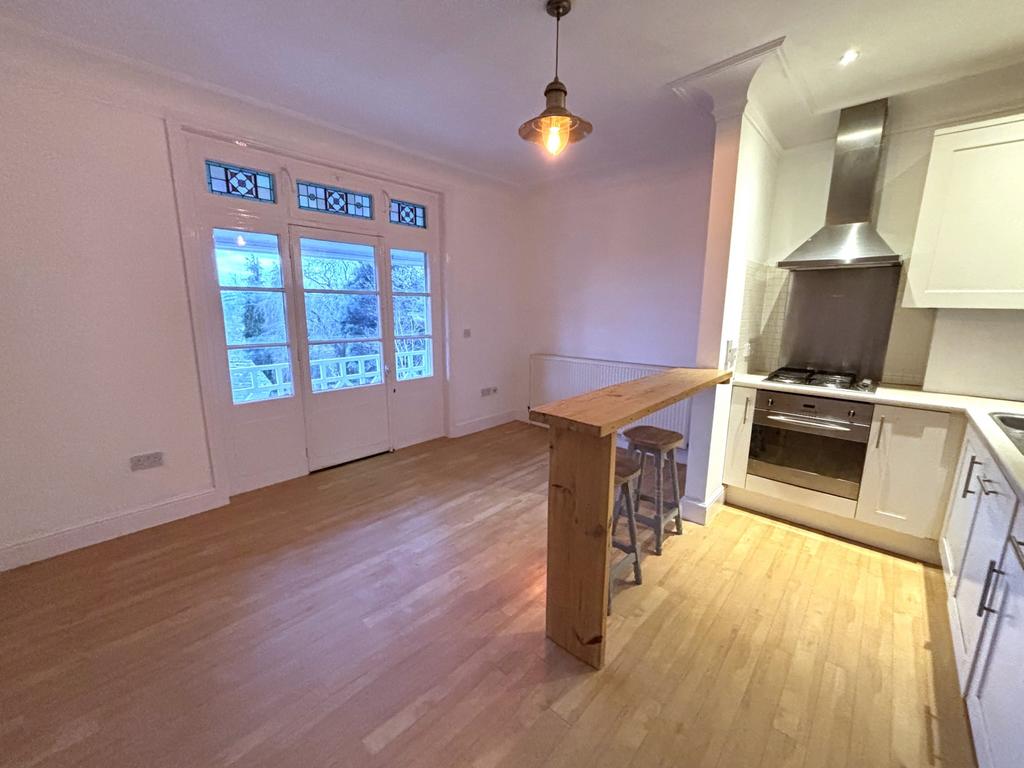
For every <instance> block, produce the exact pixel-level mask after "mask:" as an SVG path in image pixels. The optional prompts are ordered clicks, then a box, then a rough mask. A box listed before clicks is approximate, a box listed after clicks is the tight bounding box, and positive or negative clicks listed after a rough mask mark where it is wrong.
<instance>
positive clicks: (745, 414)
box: [740, 397, 750, 424]
mask: <svg viewBox="0 0 1024 768" xmlns="http://www.w3.org/2000/svg"><path fill="white" fill-rule="evenodd" d="M749 408H750V398H749V397H748V398H746V399H745V400H744V401H743V421H741V422H740V424H746V423H747V409H749Z"/></svg>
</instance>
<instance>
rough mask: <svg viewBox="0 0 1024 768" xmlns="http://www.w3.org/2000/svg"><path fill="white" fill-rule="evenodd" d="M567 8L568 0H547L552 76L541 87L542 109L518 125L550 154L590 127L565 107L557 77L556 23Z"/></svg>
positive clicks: (523, 134)
mask: <svg viewBox="0 0 1024 768" xmlns="http://www.w3.org/2000/svg"><path fill="white" fill-rule="evenodd" d="M570 10H572V2H571V0H547V12H548V13H549V14H550V15H551V16H554V17H555V79H554V80H552V81H551V82H550V83H548V87H547V88H545V89H544V98H545V99H547V107H546V108H545V109H544V111H543V112H541V113H540V114H539V115H537V116H536V117H535V118H533V119H532V120H527V121H526V122H525V123H523V124H522V125H521V126H519V135H520V137H522V138H523V139H525V140H526V141H532V142H534V143H535V144H540V145H541V146H542V147H544V149H545V150H546V151H547V153H548V154H549V155H551V156H552V157H557V156H558V155H560V154H562V152H563V151H564V150H565V148H566V147H567V146H569V145H570V144H574V143H575V142H577V141H580V140H581V139H584V138H586V137H587V135H588V134H589V133H590V132H591V131H592V130H594V126H592V125H591V124H590V123H589V122H587V121H586V120H584V119H583V118H582V117H580V116H579V115H574V114H573V113H572V112H570V111H569V110H568V109H566V106H565V97H566V95H567V94H568V91H567V90H566V87H565V84H564V83H563V82H562V81H561V80H559V79H558V25H559V23H560V22H561V20H562V17H563V16H565V15H566V14H567V13H568V12H569V11H570Z"/></svg>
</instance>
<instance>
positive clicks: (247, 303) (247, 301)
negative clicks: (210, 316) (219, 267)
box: [220, 290, 288, 346]
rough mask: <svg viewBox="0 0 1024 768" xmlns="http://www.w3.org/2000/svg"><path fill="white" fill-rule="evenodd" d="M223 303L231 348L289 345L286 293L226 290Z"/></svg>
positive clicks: (225, 334) (225, 325) (221, 294)
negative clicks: (285, 303) (258, 345)
mask: <svg viewBox="0 0 1024 768" xmlns="http://www.w3.org/2000/svg"><path fill="white" fill-rule="evenodd" d="M220 302H221V306H222V307H223V308H224V336H225V338H226V339H227V342H228V345H229V346H231V345H235V344H270V343H277V342H280V343H284V342H286V341H288V330H287V327H286V326H285V319H284V317H285V316H284V294H283V293H279V292H277V291H236V290H222V291H221V292H220Z"/></svg>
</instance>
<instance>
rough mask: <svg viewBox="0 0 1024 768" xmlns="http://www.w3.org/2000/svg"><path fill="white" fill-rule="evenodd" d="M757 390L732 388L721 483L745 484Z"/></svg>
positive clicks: (739, 485) (741, 485)
mask: <svg viewBox="0 0 1024 768" xmlns="http://www.w3.org/2000/svg"><path fill="white" fill-rule="evenodd" d="M756 396H757V390H756V389H751V388H750V387H733V388H732V401H731V402H730V405H729V435H728V437H727V439H726V444H725V471H724V473H723V475H722V482H723V483H725V484H726V485H735V486H738V487H740V488H742V487H744V486H745V485H746V482H747V456H748V454H749V453H750V429H751V427H752V426H753V419H754V398H755V397H756Z"/></svg>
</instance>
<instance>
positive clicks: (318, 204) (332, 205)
mask: <svg viewBox="0 0 1024 768" xmlns="http://www.w3.org/2000/svg"><path fill="white" fill-rule="evenodd" d="M295 186H296V187H297V188H298V196H299V208H304V209H306V210H307V211H323V212H324V213H336V214H338V215H339V216H355V217H356V218H360V219H372V218H373V197H372V196H370V195H364V194H363V193H362V192H353V191H351V190H348V189H338V188H337V187H327V186H324V185H323V184H313V183H312V182H309V181H300V182H298V183H297V184H296V185H295Z"/></svg>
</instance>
